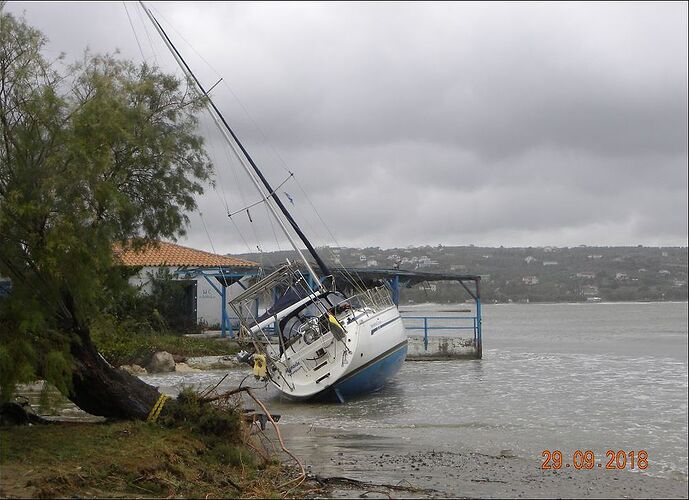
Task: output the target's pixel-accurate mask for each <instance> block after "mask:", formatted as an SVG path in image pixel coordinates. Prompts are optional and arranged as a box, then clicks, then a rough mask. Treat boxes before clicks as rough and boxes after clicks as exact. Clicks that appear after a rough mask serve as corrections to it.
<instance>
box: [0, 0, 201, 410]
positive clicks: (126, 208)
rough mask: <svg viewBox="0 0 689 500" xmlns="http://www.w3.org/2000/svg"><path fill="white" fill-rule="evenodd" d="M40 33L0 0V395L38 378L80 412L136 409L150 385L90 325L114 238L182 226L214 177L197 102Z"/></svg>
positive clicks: (171, 83) (142, 240) (143, 237)
mask: <svg viewBox="0 0 689 500" xmlns="http://www.w3.org/2000/svg"><path fill="white" fill-rule="evenodd" d="M0 7H1V4H0ZM45 45H46V38H45V37H44V36H43V34H41V33H40V32H39V31H38V30H36V29H34V28H32V27H30V26H28V25H27V24H26V22H25V21H24V20H23V19H21V18H17V17H14V16H12V15H11V14H9V13H7V12H2V9H0V276H5V277H9V278H10V280H11V284H12V288H11V292H10V293H9V295H6V296H4V297H3V298H2V299H0V336H1V339H2V342H1V343H0V397H1V398H2V399H4V400H6V399H7V398H8V397H9V396H10V395H11V393H12V391H13V388H14V386H15V384H17V383H20V382H25V381H28V380H33V379H35V378H37V377H40V378H43V379H45V380H48V381H49V382H51V383H52V384H54V385H55V386H56V387H58V388H59V389H60V391H61V392H63V393H64V394H65V395H66V396H67V397H69V399H71V400H72V401H73V402H74V403H75V404H76V405H77V406H79V407H80V408H82V409H84V410H86V411H88V412H90V413H93V414H96V415H104V416H107V417H114V418H145V417H146V416H147V415H148V412H149V411H150V409H151V407H152V406H153V405H154V404H155V402H156V401H157V399H158V397H159V393H158V391H157V390H156V389H155V388H153V387H151V386H149V385H147V384H145V383H144V382H142V381H140V380H139V379H138V378H136V377H133V376H131V375H128V374H127V373H125V372H123V371H121V370H119V369H117V368H114V367H112V366H111V365H110V364H108V363H107V361H105V359H104V358H103V357H102V356H100V354H99V353H98V351H97V349H96V347H95V346H94V343H93V341H92V339H91V334H90V325H91V323H92V321H93V319H94V318H96V317H98V315H99V314H100V311H102V310H103V308H104V307H105V306H106V305H107V301H108V300H111V297H112V296H113V293H114V292H113V289H114V288H115V287H117V286H121V285H122V283H121V282H122V278H119V277H118V275H117V273H116V272H115V271H114V269H115V264H116V261H115V256H114V254H113V246H115V245H128V244H132V243H131V242H136V243H135V244H142V245H143V244H147V243H150V242H152V241H155V240H157V239H160V238H176V237H177V236H179V235H181V234H183V231H184V227H185V225H186V223H187V222H188V219H187V217H186V215H185V213H186V212H188V211H189V210H192V209H194V208H195V206H196V205H195V201H194V197H195V195H197V194H200V193H201V192H202V186H203V184H204V183H206V182H209V181H210V176H211V165H210V162H209V161H208V158H207V156H206V154H205V152H204V150H203V142H202V139H201V138H200V137H199V136H198V135H197V132H196V131H197V119H196V114H197V113H198V112H199V110H200V109H201V108H202V106H203V102H201V100H200V99H199V98H198V97H197V96H196V95H195V94H194V93H193V91H191V90H190V89H191V87H189V86H187V85H186V82H182V81H180V80H178V79H176V78H175V77H173V76H170V75H167V74H164V73H162V72H161V71H160V70H158V69H156V68H153V67H150V66H147V65H145V64H144V65H135V64H133V63H131V62H128V61H123V60H121V59H119V58H117V57H114V56H96V55H90V54H88V53H87V54H86V55H85V56H84V58H83V60H82V61H81V62H80V63H78V64H74V65H66V64H64V63H63V62H62V60H61V59H58V60H55V61H48V60H47V59H46V58H45V57H44V55H43V49H44V47H45Z"/></svg>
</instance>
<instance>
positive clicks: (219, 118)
mask: <svg viewBox="0 0 689 500" xmlns="http://www.w3.org/2000/svg"><path fill="white" fill-rule="evenodd" d="M139 3H140V4H141V7H142V8H143V9H144V12H145V13H146V15H147V16H148V18H149V19H150V20H151V22H152V23H153V26H154V27H155V28H156V30H157V31H158V34H159V35H160V36H161V38H162V39H163V41H164V42H165V45H167V47H168V49H170V51H171V52H172V55H173V56H174V58H175V60H176V61H177V64H179V66H180V68H182V71H183V72H184V73H185V74H186V75H187V76H188V77H190V78H191V79H192V80H193V81H194V83H195V84H196V86H197V87H198V90H199V91H200V93H201V94H202V95H203V96H204V97H205V98H206V99H208V103H209V105H210V108H211V110H212V112H211V116H212V118H213V120H214V121H215V123H216V124H217V125H218V128H220V130H221V131H222V132H223V134H224V135H225V138H226V139H227V140H228V142H229V143H230V146H231V147H232V150H233V151H234V152H235V154H236V155H237V158H238V159H239V160H240V163H241V164H242V166H243V167H244V168H245V170H246V171H247V174H248V175H249V178H250V179H251V180H252V182H253V183H254V185H255V186H256V188H257V189H258V191H259V193H260V194H261V196H262V197H263V199H265V201H266V205H267V206H268V208H269V209H270V211H271V213H272V214H273V216H274V217H275V219H276V220H277V221H278V223H279V224H280V227H281V228H282V230H283V232H284V233H285V235H286V236H287V239H288V240H289V241H290V243H291V245H292V247H293V248H294V249H295V250H296V251H297V253H298V254H299V256H300V257H301V259H302V260H303V261H304V264H305V265H306V268H307V269H308V271H309V273H310V274H311V275H312V276H313V277H314V278H315V282H316V284H318V283H319V278H318V275H317V274H316V273H315V272H314V270H313V269H312V267H311V265H310V264H309V262H308V261H307V260H306V258H305V257H304V255H303V254H302V252H301V250H300V249H299V247H298V245H297V244H296V242H295V241H294V239H293V238H292V235H291V234H290V233H289V230H288V229H287V228H286V227H285V225H284V224H283V221H282V219H281V218H280V216H279V214H278V213H277V212H276V211H275V209H274V208H273V206H272V205H271V204H270V200H269V198H270V199H272V201H273V202H275V204H276V205H277V206H278V208H279V209H280V211H281V212H282V214H283V215H284V217H285V219H287V221H288V222H289V224H290V226H292V229H293V230H294V232H295V233H296V234H297V236H298V237H299V239H300V240H301V241H302V243H304V245H305V246H306V248H307V250H308V251H309V253H310V254H311V256H312V257H313V258H314V260H315V261H316V264H318V267H319V268H320V270H321V272H322V273H323V275H324V276H329V275H330V274H331V272H330V269H329V268H328V266H327V265H326V264H325V262H323V259H321V257H320V255H318V252H316V249H315V248H314V247H313V245H312V244H311V242H310V241H309V239H308V238H307V237H306V235H305V234H304V233H303V231H302V230H301V228H300V227H299V225H298V224H297V222H296V221H295V220H294V218H293V217H292V215H291V214H290V213H289V211H288V210H287V208H286V207H285V205H284V204H283V203H282V200H281V199H280V197H279V196H278V194H277V192H276V191H275V190H273V188H272V187H271V185H270V183H269V182H268V180H267V179H266V178H265V176H264V175H263V173H262V172H261V170H260V169H259V168H258V166H257V165H256V163H255V162H254V160H253V158H252V157H251V155H250V154H249V152H248V151H247V150H246V149H245V148H244V145H243V144H242V142H241V141H240V140H239V138H238V137H237V135H236V134H235V133H234V131H233V130H232V127H230V125H229V124H228V123H227V120H225V117H224V116H223V114H222V113H221V112H220V110H219V109H218V107H217V106H216V105H215V103H214V102H213V100H212V99H211V97H210V95H208V93H207V92H206V90H205V89H204V87H203V85H202V84H201V82H200V81H199V79H198V78H196V75H195V74H194V73H193V71H191V68H190V67H189V65H188V64H187V62H186V61H185V60H184V58H183V57H182V55H181V54H180V53H179V51H178V50H177V47H175V45H174V44H173V43H172V41H171V40H170V37H168V35H167V33H166V32H165V30H164V29H163V27H162V26H161V25H160V23H159V22H158V20H157V19H156V18H155V16H154V15H153V13H152V12H151V11H150V10H149V9H148V7H146V5H144V3H143V1H140V2H139ZM228 133H229V137H228V135H227V134H228ZM230 137H231V139H230ZM235 144H236V145H237V146H238V147H239V149H240V150H241V152H242V156H243V158H245V159H246V160H247V161H248V162H249V165H250V166H251V169H249V168H248V167H247V165H246V164H245V162H244V161H242V160H243V159H242V157H241V156H240V155H239V154H238V152H237V151H236V149H235V147H234V145H235ZM252 170H253V172H252ZM254 174H255V175H254ZM256 176H258V179H256ZM259 180H260V183H259ZM261 183H262V184H263V186H265V189H267V191H268V192H267V193H265V192H264V190H263V188H262V186H261Z"/></svg>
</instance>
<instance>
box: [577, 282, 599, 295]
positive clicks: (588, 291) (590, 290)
mask: <svg viewBox="0 0 689 500" xmlns="http://www.w3.org/2000/svg"><path fill="white" fill-rule="evenodd" d="M581 293H582V295H584V296H585V297H595V296H596V295H598V287H597V286H595V285H584V286H582V287H581Z"/></svg>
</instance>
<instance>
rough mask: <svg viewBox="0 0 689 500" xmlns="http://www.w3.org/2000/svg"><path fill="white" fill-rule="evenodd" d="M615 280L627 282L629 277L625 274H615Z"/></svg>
mask: <svg viewBox="0 0 689 500" xmlns="http://www.w3.org/2000/svg"><path fill="white" fill-rule="evenodd" d="M615 279H616V280H617V281H624V280H628V279H629V276H627V274H626V273H617V274H616V275H615Z"/></svg>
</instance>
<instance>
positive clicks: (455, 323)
mask: <svg viewBox="0 0 689 500" xmlns="http://www.w3.org/2000/svg"><path fill="white" fill-rule="evenodd" d="M402 322H403V323H404V327H405V329H406V330H407V331H409V332H415V331H420V332H423V344H424V349H426V350H427V349H428V339H429V336H434V335H438V336H441V335H442V336H453V337H459V338H466V337H467V335H466V334H467V333H469V332H470V334H471V335H472V337H473V342H474V346H478V345H479V344H480V342H481V320H480V317H479V316H478V315H474V316H471V315H468V316H467V315H465V316H407V315H405V314H403V315H402Z"/></svg>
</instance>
